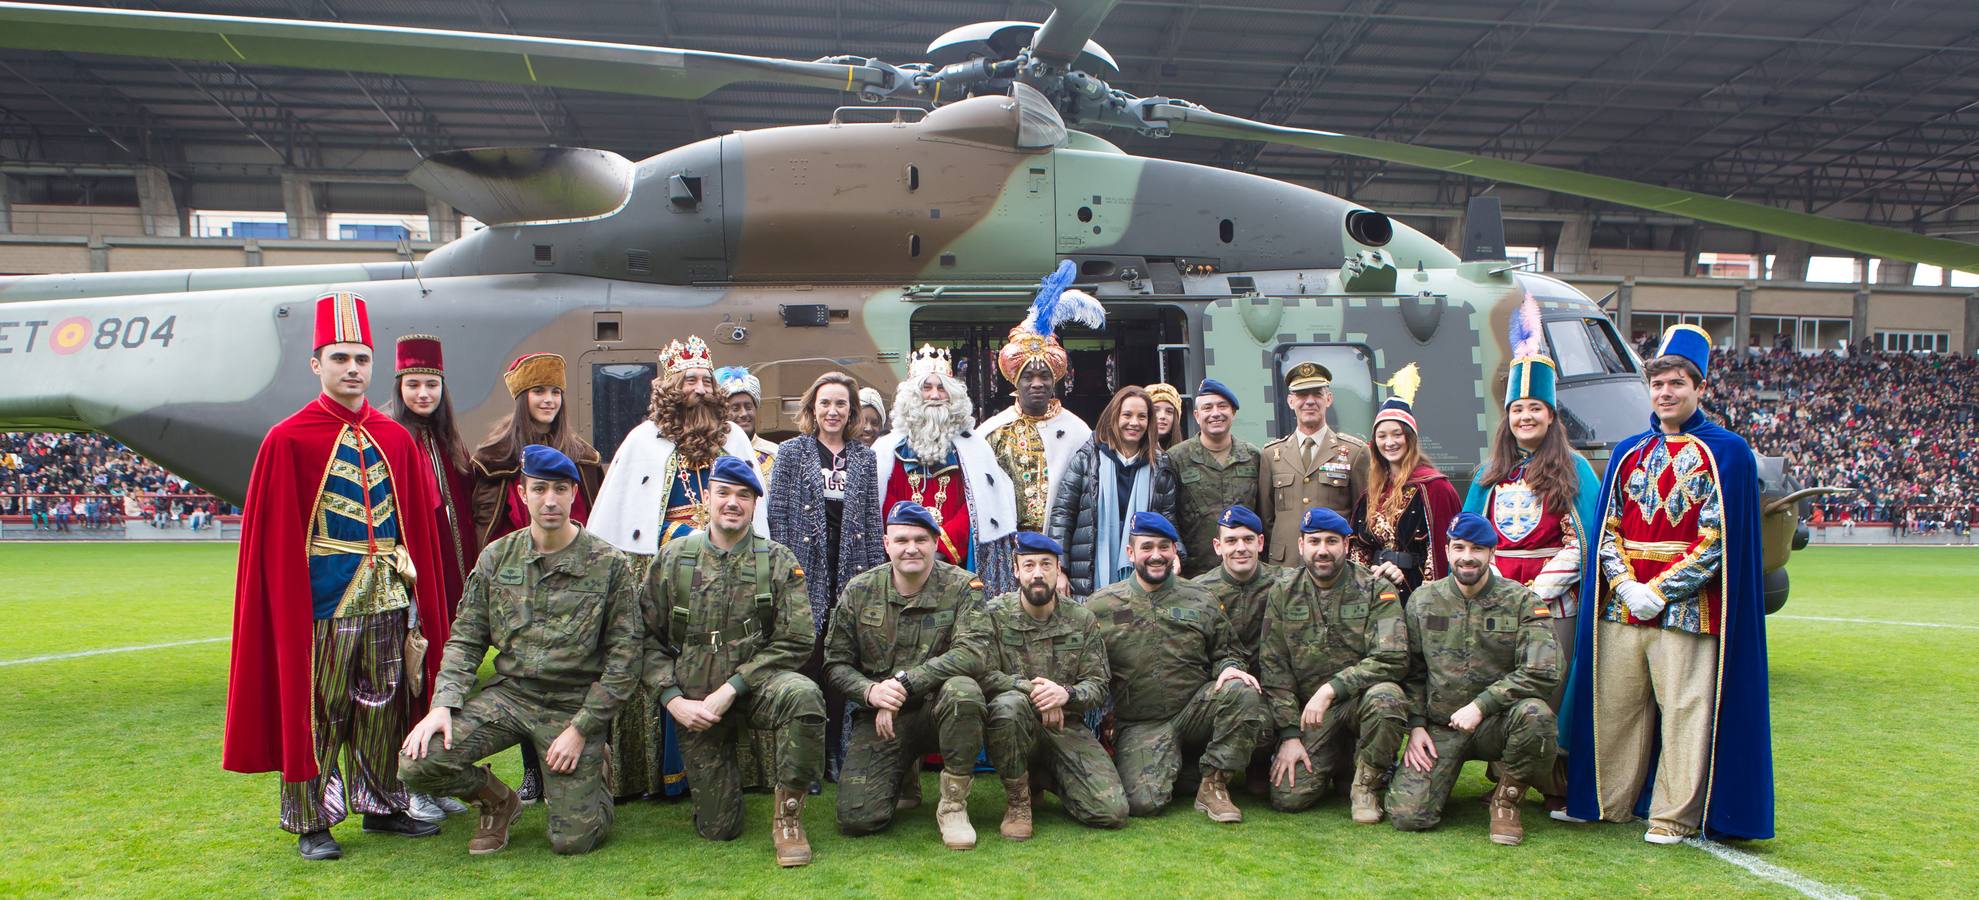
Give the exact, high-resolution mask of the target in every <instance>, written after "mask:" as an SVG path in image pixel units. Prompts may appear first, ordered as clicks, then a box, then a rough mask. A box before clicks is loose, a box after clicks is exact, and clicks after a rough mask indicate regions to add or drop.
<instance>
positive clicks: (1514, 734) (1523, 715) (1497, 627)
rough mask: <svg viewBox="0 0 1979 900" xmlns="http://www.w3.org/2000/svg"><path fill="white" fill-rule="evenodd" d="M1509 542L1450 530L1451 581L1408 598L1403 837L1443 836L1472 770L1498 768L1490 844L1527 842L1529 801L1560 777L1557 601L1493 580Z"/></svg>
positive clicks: (1471, 518) (1476, 519) (1482, 531)
mask: <svg viewBox="0 0 1979 900" xmlns="http://www.w3.org/2000/svg"><path fill="white" fill-rule="evenodd" d="M1497 545H1498V534H1497V532H1496V531H1495V530H1494V529H1493V528H1492V527H1491V523H1489V522H1487V521H1485V520H1484V518H1483V517H1481V516H1479V515H1477V514H1476V513H1464V514H1462V515H1460V516H1458V517H1457V518H1456V520H1455V521H1453V522H1452V523H1451V525H1450V541H1449V546H1448V550H1447V552H1448V553H1449V560H1450V575H1449V577H1447V578H1442V579H1438V580H1436V581H1432V582H1430V583H1428V584H1425V585H1423V586H1422V587H1420V588H1417V589H1416V592H1415V593H1414V594H1413V595H1411V596H1410V597H1409V613H1408V625H1409V638H1410V645H1411V649H1410V651H1409V673H1408V676H1407V680H1406V681H1405V684H1406V685H1407V688H1408V693H1409V748H1408V751H1407V753H1405V754H1404V755H1403V765H1402V770H1401V773H1400V774H1398V775H1396V776H1395V783H1394V785H1393V786H1392V787H1390V788H1389V790H1388V815H1389V816H1390V817H1392V818H1393V820H1394V823H1395V827H1396V828H1399V829H1401V830H1403V831H1422V830H1424V829H1428V828H1434V827H1436V823H1437V822H1439V821H1441V820H1442V818H1443V805H1444V804H1445V803H1447V802H1448V801H1449V799H1450V788H1451V787H1453V786H1454V785H1455V784H1456V783H1457V775H1458V773H1459V772H1461V771H1462V770H1463V768H1464V761H1465V760H1471V759H1481V760H1487V761H1492V762H1496V763H1498V764H1499V768H1498V775H1499V778H1498V784H1497V785H1495V786H1494V787H1493V788H1492V789H1491V840H1492V842H1493V843H1497V844H1517V843H1519V842H1520V841H1523V840H1524V839H1525V827H1524V825H1523V824H1521V823H1520V821H1519V801H1520V800H1522V799H1523V798H1524V797H1525V792H1526V788H1527V787H1528V786H1535V785H1544V784H1545V783H1546V780H1547V779H1550V777H1551V773H1552V771H1553V757H1554V754H1555V753H1557V752H1558V749H1559V748H1558V746H1557V745H1556V744H1555V731H1554V727H1555V726H1554V721H1553V709H1552V707H1550V706H1548V705H1547V704H1546V699H1547V698H1548V697H1551V696H1553V692H1554V690H1555V689H1557V688H1558V687H1559V684H1560V677H1561V673H1560V644H1559V641H1558V639H1556V638H1555V637H1554V636H1553V628H1552V621H1551V619H1552V614H1551V612H1550V611H1549V610H1548V609H1547V607H1546V603H1545V601H1543V600H1540V599H1539V597H1538V595H1536V594H1534V593H1533V592H1532V591H1531V590H1530V589H1528V588H1526V587H1525V586H1524V585H1521V584H1519V583H1518V582H1516V581H1513V580H1511V579H1509V578H1504V577H1502V576H1500V575H1498V574H1497V573H1496V572H1495V571H1493V569H1492V566H1491V553H1492V549H1493V548H1494V547H1496V546H1497Z"/></svg>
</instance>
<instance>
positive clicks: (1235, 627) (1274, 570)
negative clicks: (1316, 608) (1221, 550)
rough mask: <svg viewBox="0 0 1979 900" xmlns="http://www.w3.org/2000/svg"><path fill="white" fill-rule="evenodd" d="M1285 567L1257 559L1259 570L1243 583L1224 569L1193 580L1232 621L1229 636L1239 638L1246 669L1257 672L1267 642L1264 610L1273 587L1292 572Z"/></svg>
mask: <svg viewBox="0 0 1979 900" xmlns="http://www.w3.org/2000/svg"><path fill="white" fill-rule="evenodd" d="M1293 571H1295V570H1293V569H1287V568H1285V567H1283V566H1274V565H1272V564H1270V563H1268V562H1265V561H1264V560H1262V559H1260V560H1258V564H1257V571H1256V572H1254V573H1252V574H1251V580H1249V581H1246V582H1244V583H1242V584H1239V583H1237V581H1236V580H1235V579H1233V578H1231V577H1230V573H1229V571H1228V570H1226V569H1224V568H1223V567H1222V566H1220V565H1219V566H1217V567H1216V568H1214V569H1211V570H1209V571H1208V572H1204V573H1203V574H1201V575H1198V576H1196V577H1195V578H1193V579H1190V580H1192V581H1194V582H1195V583H1197V584H1200V585H1202V586H1203V587H1206V588H1209V592H1210V594H1212V595H1214V596H1215V597H1216V605H1217V606H1218V607H1220V608H1222V610H1223V617H1224V618H1226V619H1229V620H1230V635H1231V637H1234V638H1236V639H1237V646H1238V648H1240V649H1241V650H1242V651H1243V653H1244V670H1245V671H1247V672H1250V673H1252V674H1256V673H1257V670H1258V669H1257V663H1258V655H1257V651H1258V644H1259V643H1260V642H1262V641H1263V640H1264V607H1265V600H1266V597H1267V596H1268V595H1269V594H1270V593H1271V588H1272V586H1273V585H1276V584H1277V583H1278V582H1280V581H1283V580H1284V579H1285V578H1286V577H1287V573H1290V572H1293Z"/></svg>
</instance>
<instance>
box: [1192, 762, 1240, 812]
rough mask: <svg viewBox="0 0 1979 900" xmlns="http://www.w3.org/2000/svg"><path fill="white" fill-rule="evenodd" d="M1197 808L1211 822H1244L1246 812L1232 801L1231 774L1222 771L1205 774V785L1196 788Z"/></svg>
mask: <svg viewBox="0 0 1979 900" xmlns="http://www.w3.org/2000/svg"><path fill="white" fill-rule="evenodd" d="M1196 808H1197V809H1199V810H1202V811H1203V813H1205V814H1206V815H1208V816H1209V820H1210V821H1211V822H1242V821H1244V811H1243V810H1241V809H1238V808H1237V804H1235V803H1232V802H1231V801H1230V773H1229V772H1225V771H1223V770H1222V769H1210V770H1208V771H1206V772H1204V773H1203V783H1202V784H1201V785H1200V786H1198V787H1197V788H1196Z"/></svg>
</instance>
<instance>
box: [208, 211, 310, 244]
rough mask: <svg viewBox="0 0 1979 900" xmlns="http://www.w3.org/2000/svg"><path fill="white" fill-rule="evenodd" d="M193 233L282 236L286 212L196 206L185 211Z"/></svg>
mask: <svg viewBox="0 0 1979 900" xmlns="http://www.w3.org/2000/svg"><path fill="white" fill-rule="evenodd" d="M186 218H187V224H189V225H190V226H191V229H192V234H191V236H192V237H208V238H224V237H231V238H263V239H265V238H285V237H288V236H289V219H288V216H287V215H286V214H284V213H282V212H281V211H279V210H277V211H274V212H269V211H268V210H265V209H248V210H242V209H195V210H191V211H190V212H188V213H187V216H186Z"/></svg>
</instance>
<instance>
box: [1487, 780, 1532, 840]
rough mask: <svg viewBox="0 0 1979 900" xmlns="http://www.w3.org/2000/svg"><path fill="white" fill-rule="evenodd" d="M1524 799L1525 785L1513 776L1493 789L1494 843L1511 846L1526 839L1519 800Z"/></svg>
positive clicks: (1492, 827)
mask: <svg viewBox="0 0 1979 900" xmlns="http://www.w3.org/2000/svg"><path fill="white" fill-rule="evenodd" d="M1500 774H1501V775H1502V774H1503V773H1500ZM1524 799H1525V785H1523V784H1520V783H1519V782H1517V781H1514V780H1512V779H1511V778H1504V779H1503V780H1501V781H1499V782H1498V786H1497V787H1495V788H1492V789H1491V842H1492V843H1494V844H1505V845H1508V846H1509V845H1513V844H1519V843H1523V842H1524V841H1525V824H1524V823H1522V822H1520V821H1519V802H1520V801H1522V800H1524Z"/></svg>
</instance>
